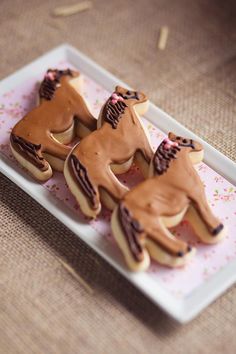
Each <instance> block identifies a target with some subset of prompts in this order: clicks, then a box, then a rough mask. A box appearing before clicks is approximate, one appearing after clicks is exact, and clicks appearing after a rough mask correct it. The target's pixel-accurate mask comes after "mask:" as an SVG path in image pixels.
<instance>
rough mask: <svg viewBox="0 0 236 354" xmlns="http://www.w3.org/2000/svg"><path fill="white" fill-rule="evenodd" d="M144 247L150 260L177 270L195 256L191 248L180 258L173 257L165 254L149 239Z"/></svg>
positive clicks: (194, 251) (194, 250)
mask: <svg viewBox="0 0 236 354" xmlns="http://www.w3.org/2000/svg"><path fill="white" fill-rule="evenodd" d="M146 247H147V249H148V252H149V254H150V256H151V258H152V259H154V260H155V261H157V262H158V263H160V264H162V265H165V266H167V267H170V268H178V267H183V266H185V264H186V263H188V262H189V261H190V260H191V259H192V258H193V257H194V255H195V253H196V249H195V248H192V249H191V251H190V252H188V253H186V254H185V255H184V256H182V257H175V256H173V255H171V254H170V253H167V252H165V251H164V250H163V249H162V248H161V247H159V246H158V244H157V243H155V242H154V241H152V240H151V239H150V238H147V240H146Z"/></svg>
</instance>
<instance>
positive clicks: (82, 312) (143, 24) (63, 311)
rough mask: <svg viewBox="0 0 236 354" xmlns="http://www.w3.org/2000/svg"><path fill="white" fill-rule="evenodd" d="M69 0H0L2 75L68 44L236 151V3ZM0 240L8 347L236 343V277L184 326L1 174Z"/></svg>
mask: <svg viewBox="0 0 236 354" xmlns="http://www.w3.org/2000/svg"><path fill="white" fill-rule="evenodd" d="M65 3H66V0H64V1H63V0H60V1H59V0H58V1H56V0H54V1H46V0H45V1H44V0H42V1H32V0H27V1H23V0H21V1H20V0H18V1H17V0H1V1H0V48H1V51H0V53H1V56H0V78H3V77H5V76H6V75H8V74H10V73H12V72H13V71H15V70H16V69H18V68H20V67H21V66H22V65H24V64H26V63H28V62H30V61H31V60H32V59H34V58H36V57H37V56H39V55H40V54H42V53H44V52H46V51H47V50H49V49H51V48H52V47H54V46H56V45H58V44H60V43H62V42H65V41H67V42H70V43H71V44H72V45H74V46H76V47H77V48H79V49H80V50H81V51H83V52H84V53H86V54H87V55H89V56H90V57H91V58H92V59H94V60H95V61H97V62H98V63H99V64H101V65H103V66H104V67H105V68H106V69H108V70H110V71H111V72H112V73H114V74H115V75H117V76H118V77H120V78H121V79H123V80H124V81H126V82H127V83H128V84H130V85H132V86H134V87H138V88H142V89H143V90H144V91H145V92H146V93H147V94H148V95H149V96H150V97H151V99H152V100H153V101H154V102H155V103H156V104H157V105H159V106H160V107H161V108H163V109H164V110H166V111H167V112H168V113H170V114H171V115H173V116H174V117H175V118H176V119H177V120H178V121H180V122H181V123H183V124H185V125H186V126H187V127H189V128H191V129H192V130H193V131H194V132H196V133H197V134H199V135H200V136H201V137H203V138H205V139H206V140H207V141H208V142H210V143H211V144H212V145H214V146H215V147H217V148H218V149H219V150H220V151H222V152H223V153H225V154H226V155H227V156H228V157H230V158H232V159H234V160H235V158H236V155H235V147H236V141H235V140H236V139H235V134H236V117H235V113H236V112H235V106H236V87H235V85H236V20H235V18H236V14H235V6H234V5H233V4H234V3H235V2H234V1H231V2H229V1H220V0H217V1H203V0H202V1H201V0H195V1H188V0H186V1H173V0H158V1H144V0H143V1H141V0H136V1H132V0H119V1H102V0H100V1H93V3H94V7H93V9H92V10H90V11H88V12H84V13H80V14H78V15H74V16H71V17H67V18H53V17H51V16H50V12H51V10H52V9H53V8H54V7H55V6H57V5H59V4H63V5H64V4H65ZM161 25H168V26H169V28H170V36H169V40H168V44H167V48H166V50H165V51H163V52H161V51H158V50H157V38H158V30H159V27H160V26H161ZM0 242H1V243H0V352H1V353H3V354H8V353H12V354H16V353H27V354H28V353H49V354H51V353H56V354H58V353H59V354H60V353H68V354H71V353H129V354H131V353H162V354H164V353H175V354H176V353H183V354H185V353H189V354H190V353H223V352H224V353H235V352H236V335H235V328H236V296H235V295H236V287H233V288H231V289H230V290H229V291H227V293H226V294H225V295H224V296H222V297H221V298H219V299H218V300H217V301H216V302H215V303H214V304H212V305H211V306H209V307H208V308H207V310H205V311H204V312H203V313H202V314H201V315H200V316H199V317H198V318H197V319H196V320H194V321H193V322H192V323H190V324H188V325H185V326H180V325H178V324H176V323H175V322H174V321H173V320H171V319H170V318H168V317H167V316H166V315H165V314H163V313H162V312H161V311H160V310H159V309H158V308H157V307H156V306H154V305H153V304H152V303H151V302H149V301H148V300H147V299H146V298H145V297H144V296H143V295H142V294H141V293H140V292H139V291H138V290H136V289H135V288H133V287H132V286H131V285H130V284H129V283H128V282H127V281H126V280H124V279H123V278H122V277H121V276H120V275H119V274H117V272H116V271H114V270H113V269H112V268H111V267H110V266H109V265H108V264H107V263H105V262H104V261H103V260H102V259H101V258H100V257H98V256H97V255H96V254H95V253H94V252H93V251H91V250H90V249H89V248H88V247H87V246H86V245H84V244H83V243H82V242H81V241H80V240H79V239H78V238H77V237H75V236H74V235H73V234H72V233H71V232H69V231H68V230H67V229H66V228H65V227H64V226H63V225H62V224H60V222H59V221H57V220H56V219H54V218H53V217H52V216H50V215H49V213H48V212H46V211H45V210H44V209H43V208H41V207H40V206H39V205H38V204H37V203H36V202H34V201H33V200H31V199H30V197H28V196H27V195H26V194H25V193H23V192H22V191H21V190H20V189H19V188H17V187H16V186H15V185H14V184H12V183H11V182H9V181H8V180H7V179H6V178H5V177H3V176H2V175H1V176H0ZM60 259H63V260H64V261H66V262H67V263H68V264H70V265H71V266H72V267H73V268H74V269H75V271H76V272H77V273H78V274H79V275H80V276H81V277H83V278H84V279H85V280H86V282H87V283H89V285H90V286H91V288H92V289H93V294H90V293H89V292H88V291H87V290H86V289H85V288H84V287H83V286H82V285H81V283H80V282H78V281H76V280H75V279H74V278H73V277H72V276H71V275H70V274H69V273H68V272H67V271H66V269H65V268H64V267H63V266H62V265H61V263H60V262H59V260H60Z"/></svg>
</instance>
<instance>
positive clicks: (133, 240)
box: [118, 203, 143, 262]
mask: <svg viewBox="0 0 236 354" xmlns="http://www.w3.org/2000/svg"><path fill="white" fill-rule="evenodd" d="M118 213H119V219H120V223H121V225H122V228H123V229H124V231H125V235H126V238H127V242H128V244H129V247H130V250H131V253H132V255H133V256H134V258H135V259H136V260H137V261H138V262H140V261H142V260H143V252H142V245H141V244H140V236H141V234H142V232H143V229H142V228H141V226H140V224H139V222H138V221H137V220H135V219H133V218H132V215H131V213H130V211H129V210H128V209H127V208H126V207H125V206H124V204H123V203H120V204H119V210H118Z"/></svg>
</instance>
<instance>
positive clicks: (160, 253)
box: [111, 207, 196, 272]
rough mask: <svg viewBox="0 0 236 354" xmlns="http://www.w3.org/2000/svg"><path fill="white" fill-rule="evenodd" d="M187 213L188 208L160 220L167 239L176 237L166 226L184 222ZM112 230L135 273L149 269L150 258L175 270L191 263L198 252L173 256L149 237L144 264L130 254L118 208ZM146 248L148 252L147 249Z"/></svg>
mask: <svg viewBox="0 0 236 354" xmlns="http://www.w3.org/2000/svg"><path fill="white" fill-rule="evenodd" d="M185 212H186V208H185V209H184V210H183V211H181V212H180V213H179V214H177V215H175V216H173V217H162V219H161V220H160V225H162V229H163V230H162V231H163V233H165V234H166V235H167V237H169V238H173V239H175V236H174V235H172V234H171V232H170V231H169V230H168V229H167V228H166V224H167V225H168V227H173V226H175V225H177V224H178V223H179V222H180V221H181V220H182V218H183V216H184V214H185ZM164 223H165V225H164ZM111 228H112V232H113V235H114V238H115V240H116V242H117V243H118V246H119V247H120V249H121V251H122V253H123V256H124V258H125V261H126V263H127V265H128V267H129V269H130V270H132V271H135V272H139V271H145V270H147V269H148V267H149V265H150V256H151V258H152V259H154V260H155V261H157V262H158V263H160V264H162V265H165V266H169V267H171V268H175V267H182V266H184V265H185V264H186V263H187V262H189V260H190V259H191V258H192V257H193V256H194V254H195V252H196V250H195V248H192V249H191V251H190V252H188V253H186V254H185V255H184V256H182V257H178V256H173V255H171V254H170V253H168V252H166V251H165V250H164V249H162V248H161V247H159V246H158V244H157V243H156V242H154V241H153V240H152V239H151V238H150V237H147V238H146V241H145V246H144V250H143V252H144V259H143V261H142V262H138V261H136V260H135V259H134V257H133V255H132V253H131V252H130V249H129V246H128V243H127V241H126V235H125V233H124V231H123V229H122V226H121V225H120V221H119V217H118V207H117V208H115V210H114V211H113V214H112V218H111ZM145 247H146V249H147V250H146V249H145ZM147 251H148V252H147Z"/></svg>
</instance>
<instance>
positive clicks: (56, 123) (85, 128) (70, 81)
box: [10, 69, 97, 181]
mask: <svg viewBox="0 0 236 354" xmlns="http://www.w3.org/2000/svg"><path fill="white" fill-rule="evenodd" d="M81 85H82V77H81V76H80V74H79V73H78V72H76V71H72V70H70V69H67V70H57V69H55V70H51V69H49V70H48V71H47V73H46V75H45V77H44V80H43V82H42V83H41V86H40V89H39V98H40V103H39V106H37V107H36V108H34V109H33V110H32V111H30V112H29V113H28V114H26V116H25V117H23V118H22V119H21V120H20V121H19V122H18V123H17V124H16V125H15V126H14V128H13V129H12V133H11V137H10V145H11V149H12V153H13V155H14V156H15V158H16V159H17V160H18V161H19V163H20V164H21V165H22V166H23V167H25V168H26V169H27V170H28V171H29V172H30V173H31V174H32V175H33V176H34V177H35V178H36V179H38V180H40V181H45V180H47V179H49V178H50V177H51V176H52V168H53V169H55V170H58V171H62V170H63V166H64V160H65V159H66V157H67V155H68V153H69V152H70V150H71V148H70V147H69V146H67V145H65V144H68V143H70V142H71V141H72V140H73V138H74V136H75V135H77V136H78V137H80V138H81V137H83V136H85V135H87V134H88V133H90V132H91V131H92V130H95V129H96V126H97V120H96V119H95V118H94V117H93V116H92V114H91V113H90V112H89V109H88V107H87V104H86V102H85V100H84V98H83V97H82V95H81V93H80V92H81Z"/></svg>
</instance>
